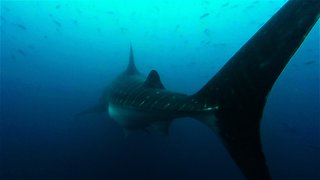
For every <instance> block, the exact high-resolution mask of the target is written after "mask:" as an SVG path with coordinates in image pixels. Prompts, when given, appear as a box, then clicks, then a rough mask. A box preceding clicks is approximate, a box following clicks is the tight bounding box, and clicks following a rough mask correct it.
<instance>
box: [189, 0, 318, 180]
mask: <svg viewBox="0 0 320 180" xmlns="http://www.w3.org/2000/svg"><path fill="white" fill-rule="evenodd" d="M319 14H320V1H319V0H291V1H289V2H287V3H286V4H285V5H284V6H283V7H282V8H281V9H280V10H279V11H278V12H277V13H276V14H275V15H274V16H273V17H272V18H271V19H270V20H269V21H268V22H267V23H266V24H265V25H264V26H263V27H262V28H261V29H260V30H259V31H258V32H257V33H256V34H255V35H254V36H253V37H252V38H251V39H250V40H249V41H248V42H247V43H246V44H245V45H244V46H243V47H242V48H241V49H240V50H239V51H238V52H237V53H236V54H235V55H234V56H233V57H232V58H231V59H230V60H229V61H228V63H227V64H226V65H225V66H224V67H223V68H222V69H221V70H220V71H219V72H218V73H217V74H216V75H215V76H214V77H213V78H212V79H211V80H210V81H209V82H208V83H207V84H206V85H205V86H204V87H203V88H202V89H201V90H200V91H199V92H197V93H196V94H195V95H194V97H195V98H197V99H198V100H199V101H201V102H203V103H205V104H206V106H212V107H215V113H214V116H215V118H213V117H210V116H209V117H208V116H206V117H205V118H200V119H201V121H202V122H204V123H205V124H207V125H208V126H209V127H211V128H212V129H213V130H215V131H216V132H217V134H218V135H219V136H220V138H221V140H222V141H223V143H224V145H225V147H226V149H227V150H228V152H229V153H230V155H231V156H232V158H233V160H234V161H235V163H236V164H237V165H238V167H239V168H240V170H241V171H242V173H243V174H244V176H245V177H246V178H247V179H255V180H256V179H270V174H269V170H268V167H267V165H266V160H265V157H264V154H263V151H262V145H261V139H260V130H259V126H260V120H261V117H262V113H263V108H264V106H265V103H266V98H267V95H268V93H269V91H270V90H271V88H272V86H273V84H274V83H275V81H276V80H277V78H278V76H279V75H280V73H281V72H282V70H283V69H284V67H285V66H286V64H287V63H288V62H289V60H290V58H291V57H292V56H293V54H294V53H295V52H296V50H297V49H298V48H299V46H300V45H301V43H302V42H303V40H304V38H305V37H306V35H307V34H308V33H309V31H310V30H311V28H312V27H313V26H314V24H315V23H316V22H317V20H318V18H319ZM215 119H216V120H215Z"/></svg>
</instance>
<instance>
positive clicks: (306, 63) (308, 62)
mask: <svg viewBox="0 0 320 180" xmlns="http://www.w3.org/2000/svg"><path fill="white" fill-rule="evenodd" d="M314 63H316V61H315V60H310V61H306V62H304V63H303V64H305V65H311V64H314Z"/></svg>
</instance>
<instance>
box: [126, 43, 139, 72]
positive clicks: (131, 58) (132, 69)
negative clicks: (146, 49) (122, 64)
mask: <svg viewBox="0 0 320 180" xmlns="http://www.w3.org/2000/svg"><path fill="white" fill-rule="evenodd" d="M125 73H126V74H129V75H134V74H139V71H138V70H137V68H136V65H135V64H134V56H133V50H132V45H131V44H130V56H129V64H128V67H127V70H126V71H125Z"/></svg>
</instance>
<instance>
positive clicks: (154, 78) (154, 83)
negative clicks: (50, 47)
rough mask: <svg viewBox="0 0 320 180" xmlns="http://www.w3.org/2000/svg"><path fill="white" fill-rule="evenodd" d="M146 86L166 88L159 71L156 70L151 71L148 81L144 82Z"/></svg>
mask: <svg viewBox="0 0 320 180" xmlns="http://www.w3.org/2000/svg"><path fill="white" fill-rule="evenodd" d="M144 86H145V87H149V88H157V89H164V86H163V84H162V82H161V80H160V76H159V73H158V72H157V71H156V70H151V71H150V73H149V75H148V77H147V79H146V81H145V82H144Z"/></svg>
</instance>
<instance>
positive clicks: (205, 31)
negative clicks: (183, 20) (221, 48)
mask: <svg viewBox="0 0 320 180" xmlns="http://www.w3.org/2000/svg"><path fill="white" fill-rule="evenodd" d="M203 32H204V34H205V35H207V36H210V35H211V32H210V30H209V29H208V28H206V29H205V30H204V31H203Z"/></svg>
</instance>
